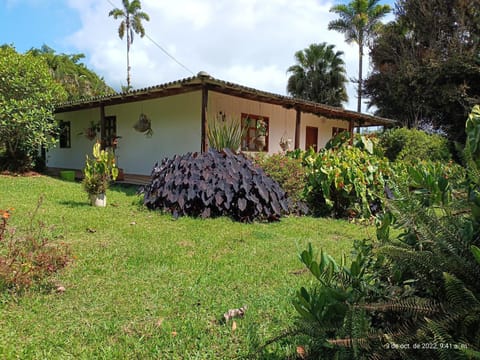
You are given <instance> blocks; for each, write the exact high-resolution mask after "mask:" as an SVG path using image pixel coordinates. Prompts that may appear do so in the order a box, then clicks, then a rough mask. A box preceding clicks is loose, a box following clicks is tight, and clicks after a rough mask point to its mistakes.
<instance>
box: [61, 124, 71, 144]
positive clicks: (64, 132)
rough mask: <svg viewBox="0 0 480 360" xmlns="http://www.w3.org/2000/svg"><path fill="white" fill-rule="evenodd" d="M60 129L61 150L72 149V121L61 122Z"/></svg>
mask: <svg viewBox="0 0 480 360" xmlns="http://www.w3.org/2000/svg"><path fill="white" fill-rule="evenodd" d="M58 127H59V130H60V132H59V135H60V136H59V140H60V148H69V147H71V142H70V138H71V136H70V134H71V125H70V121H60V123H59V124H58Z"/></svg>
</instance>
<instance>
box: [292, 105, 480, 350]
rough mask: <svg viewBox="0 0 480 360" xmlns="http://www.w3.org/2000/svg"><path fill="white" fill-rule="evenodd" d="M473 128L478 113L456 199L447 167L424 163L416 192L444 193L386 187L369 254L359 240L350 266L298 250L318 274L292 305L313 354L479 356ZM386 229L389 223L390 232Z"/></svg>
mask: <svg viewBox="0 0 480 360" xmlns="http://www.w3.org/2000/svg"><path fill="white" fill-rule="evenodd" d="M478 110H480V108H479V109H478ZM476 134H480V111H478V112H477V113H476V115H475V113H474V114H473V115H471V116H470V118H469V120H468V121H467V146H466V148H465V158H466V159H467V169H466V170H467V171H466V174H467V175H466V178H465V179H464V181H460V182H458V184H459V190H461V191H459V192H458V194H457V196H452V197H450V198H448V196H443V195H445V194H447V189H448V188H449V187H450V186H451V184H450V181H451V179H450V178H445V177H443V175H442V173H443V172H444V171H445V170H447V171H449V170H450V169H445V168H442V167H439V166H438V164H433V165H429V163H427V165H426V166H425V169H426V170H428V171H426V172H424V169H420V170H418V171H416V172H411V173H410V174H409V175H411V176H412V179H411V180H413V181H414V182H416V183H418V184H420V185H421V187H423V188H435V187H436V186H437V185H438V186H440V188H439V189H437V190H439V193H440V194H442V196H439V197H435V196H426V197H425V196H424V194H419V193H418V191H417V190H418V189H413V191H411V190H412V189H409V188H408V187H405V186H398V185H396V184H394V183H390V184H389V187H390V188H391V189H392V190H391V199H390V200H388V201H387V202H386V212H385V214H384V215H383V216H382V219H381V221H380V222H379V226H378V231H377V237H378V240H379V241H377V242H374V243H373V244H372V245H373V247H372V248H371V250H368V248H366V247H365V245H367V244H366V243H364V244H362V245H361V246H360V248H359V247H358V243H357V244H356V247H355V251H356V252H357V254H358V255H357V257H356V258H354V260H353V261H352V263H351V265H350V267H346V266H345V265H344V262H342V264H340V265H339V264H337V263H335V262H334V261H333V259H331V258H329V257H328V256H327V255H325V254H323V253H322V254H321V256H320V258H319V260H316V259H314V257H313V255H312V250H311V248H309V249H307V250H306V251H304V252H303V253H302V254H301V260H302V262H303V263H304V264H305V265H306V266H307V268H308V269H309V270H310V272H311V273H312V274H313V275H314V276H315V278H316V279H317V280H318V283H317V286H316V287H315V288H314V289H313V290H306V289H304V288H301V289H300V291H299V292H298V294H297V297H296V299H295V301H294V305H295V308H296V309H297V310H298V312H299V314H300V321H299V325H298V329H299V331H300V332H301V333H304V334H307V335H309V336H310V337H311V340H312V343H313V344H315V345H316V347H312V349H310V353H311V354H312V355H314V354H315V352H317V353H319V354H320V355H323V356H325V358H338V359H342V358H345V359H352V358H353V359H356V358H359V359H360V358H365V357H366V356H368V357H369V358H374V359H375V358H382V359H425V358H428V359H430V358H432V359H433V358H435V359H469V358H480V248H479V247H480V211H479V209H480V191H479V189H480V176H479V175H480V170H479V169H480V152H475V149H477V148H478V145H479V144H480V140H479V139H480V138H479V137H476ZM432 166H433V168H432ZM454 173H455V171H454ZM442 177H443V179H444V180H440V181H439V179H440V178H442ZM454 180H455V179H454ZM455 181H456V180H455ZM402 185H403V184H402ZM460 185H461V187H460ZM435 192H436V191H431V194H434V193H435ZM426 199H427V200H428V201H427V202H426V201H425V200H426ZM432 205H434V206H432ZM392 226H394V227H396V228H397V231H396V232H395V233H394V234H393V235H394V236H393V237H391V235H392V232H391V231H389V230H390V228H391V227H392ZM362 259H363V260H362ZM305 324H307V326H305ZM309 355H310V354H309Z"/></svg>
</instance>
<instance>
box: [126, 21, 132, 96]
mask: <svg viewBox="0 0 480 360" xmlns="http://www.w3.org/2000/svg"><path fill="white" fill-rule="evenodd" d="M126 23H127V24H126V25H127V89H128V90H130V43H131V41H132V40H131V39H130V18H129V16H128V15H127V19H126Z"/></svg>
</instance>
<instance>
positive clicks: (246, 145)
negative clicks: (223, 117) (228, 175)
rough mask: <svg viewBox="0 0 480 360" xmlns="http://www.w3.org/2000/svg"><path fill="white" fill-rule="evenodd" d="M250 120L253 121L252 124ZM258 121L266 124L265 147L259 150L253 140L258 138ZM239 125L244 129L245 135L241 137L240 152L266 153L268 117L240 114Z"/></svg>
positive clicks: (268, 127)
mask: <svg viewBox="0 0 480 360" xmlns="http://www.w3.org/2000/svg"><path fill="white" fill-rule="evenodd" d="M252 120H254V122H253V123H252ZM258 121H264V122H265V123H266V133H265V147H264V148H263V149H261V150H259V149H258V146H257V144H256V143H255V139H256V138H257V137H258V135H257V132H258V129H257V124H258ZM249 122H250V124H249ZM241 124H242V129H245V135H244V136H243V137H242V145H241V150H242V151H257V152H268V151H269V133H270V118H269V117H268V116H262V115H256V114H247V113H242V115H241Z"/></svg>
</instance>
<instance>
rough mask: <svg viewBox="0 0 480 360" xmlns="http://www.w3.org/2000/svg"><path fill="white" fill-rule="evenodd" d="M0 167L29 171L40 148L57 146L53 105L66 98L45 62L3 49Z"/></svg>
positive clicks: (0, 61) (0, 50) (0, 59)
mask: <svg viewBox="0 0 480 360" xmlns="http://www.w3.org/2000/svg"><path fill="white" fill-rule="evenodd" d="M0 79H2V86H1V87H0V148H1V147H2V146H3V147H4V148H5V153H4V157H3V159H1V161H0V166H1V167H3V168H8V169H9V170H13V171H20V172H21V171H26V170H29V169H31V168H32V167H33V166H34V165H35V164H34V160H35V158H36V157H37V156H38V152H39V149H40V148H41V147H42V146H43V147H47V148H48V147H49V146H52V145H53V144H54V143H55V140H54V138H53V137H52V134H55V132H56V131H57V123H56V121H55V119H54V116H53V111H54V102H57V101H58V100H61V99H64V98H65V93H64V91H63V90H62V89H61V87H60V86H59V85H58V84H57V83H56V82H55V81H54V80H53V79H52V77H51V75H50V73H49V69H48V66H47V64H46V63H45V61H44V60H43V59H41V58H38V57H35V56H33V55H32V54H28V53H27V54H19V53H17V52H16V51H15V49H14V48H12V47H9V46H3V47H0Z"/></svg>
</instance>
